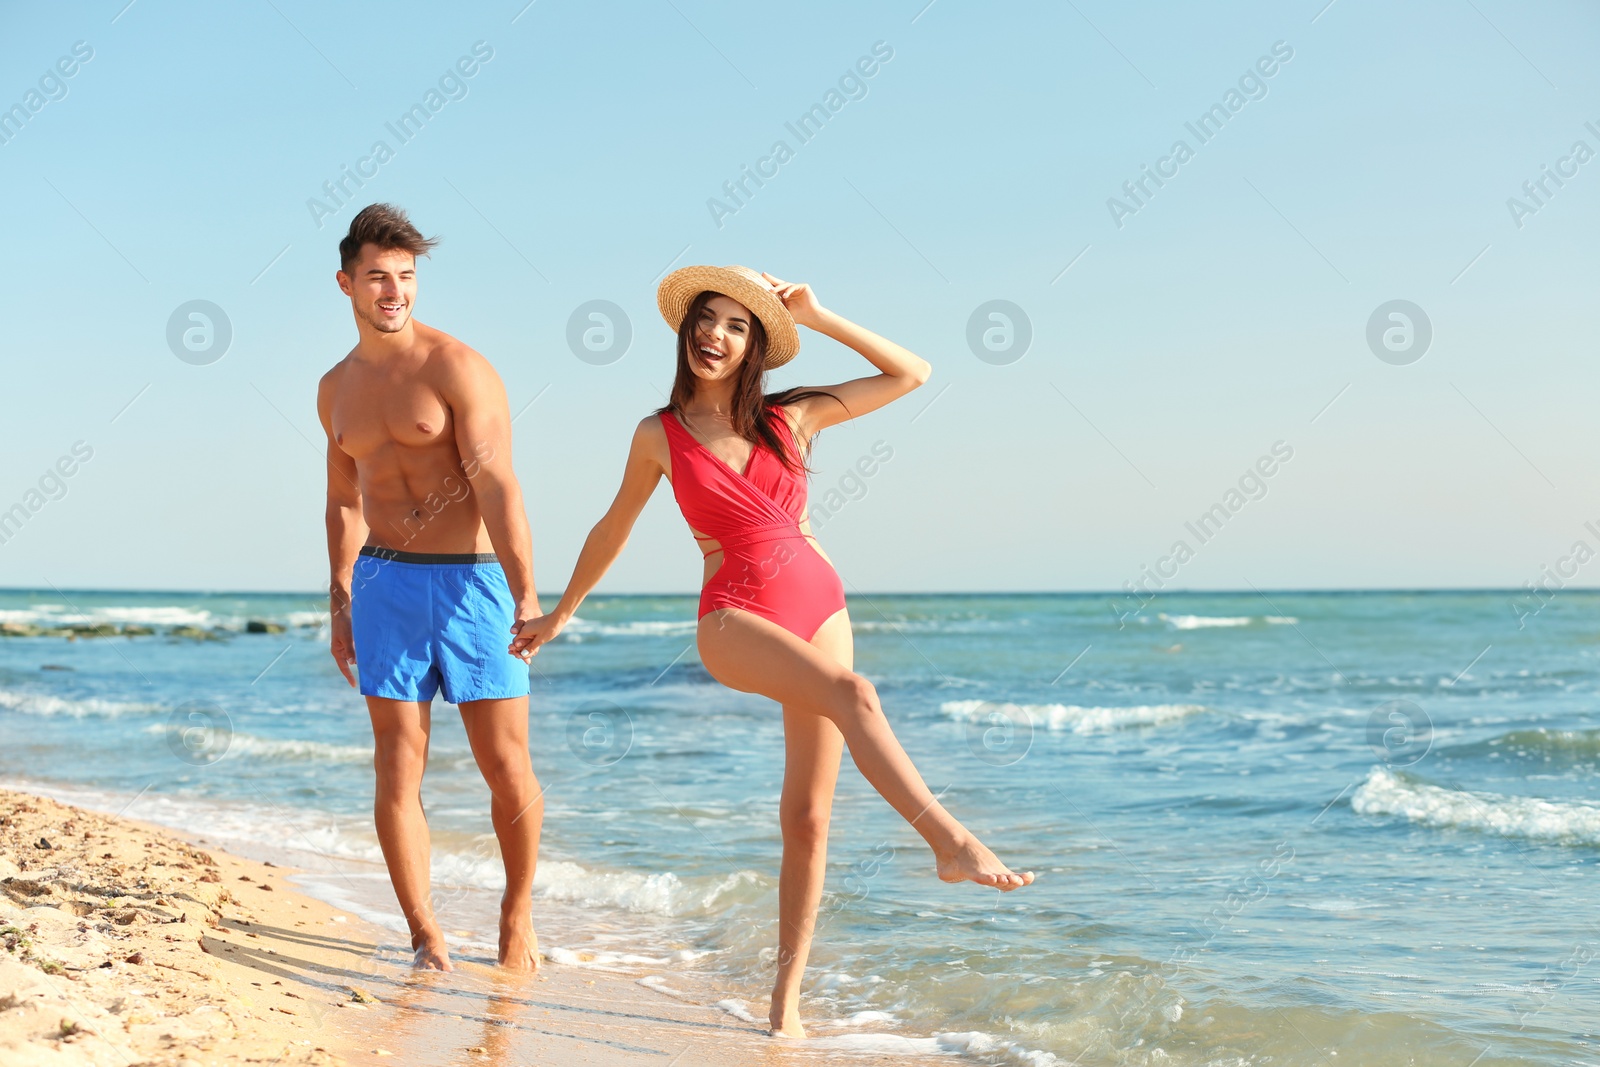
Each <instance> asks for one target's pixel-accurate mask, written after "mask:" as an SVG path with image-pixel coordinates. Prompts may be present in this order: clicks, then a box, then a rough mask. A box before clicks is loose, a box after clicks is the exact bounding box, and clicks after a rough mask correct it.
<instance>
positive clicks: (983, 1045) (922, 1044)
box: [717, 1001, 1063, 1067]
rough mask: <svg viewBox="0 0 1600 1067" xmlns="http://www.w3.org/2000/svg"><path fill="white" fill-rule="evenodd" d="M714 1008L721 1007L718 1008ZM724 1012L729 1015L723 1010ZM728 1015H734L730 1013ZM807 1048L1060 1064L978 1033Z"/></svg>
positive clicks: (816, 1043)
mask: <svg viewBox="0 0 1600 1067" xmlns="http://www.w3.org/2000/svg"><path fill="white" fill-rule="evenodd" d="M723 1003H724V1004H726V1003H729V1002H728V1001H724V1002H723ZM717 1006H718V1007H722V1005H721V1004H719V1005H717ZM723 1010H724V1011H728V1009H726V1008H724V1009H723ZM729 1014H733V1013H732V1012H731V1011H729ZM806 1048H808V1049H819V1050H829V1049H831V1050H837V1051H839V1052H851V1053H856V1054H865V1055H878V1056H896V1055H899V1056H938V1055H950V1054H951V1053H956V1054H960V1055H965V1056H969V1057H972V1058H974V1059H982V1061H983V1062H985V1063H1014V1064H1018V1065H1020V1067H1056V1065H1058V1064H1061V1063H1062V1062H1063V1061H1062V1060H1061V1059H1059V1058H1058V1057H1056V1056H1054V1055H1052V1054H1051V1053H1049V1052H1042V1051H1039V1050H1038V1049H1029V1048H1024V1047H1023V1046H1021V1045H1019V1044H1017V1043H1016V1042H1013V1041H1007V1040H1005V1039H1004V1038H999V1037H995V1036H994V1035H993V1034H986V1033H983V1032H981V1031H977V1030H969V1031H966V1032H951V1033H942V1034H934V1035H933V1036H932V1037H904V1036H902V1035H900V1034H884V1033H866V1034H836V1035H832V1036H828V1037H811V1038H808V1039H807V1040H806Z"/></svg>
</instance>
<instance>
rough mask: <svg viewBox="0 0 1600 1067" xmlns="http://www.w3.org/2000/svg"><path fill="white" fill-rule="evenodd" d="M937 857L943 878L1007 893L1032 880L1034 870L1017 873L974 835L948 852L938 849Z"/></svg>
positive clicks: (1030, 882)
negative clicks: (973, 883) (972, 883)
mask: <svg viewBox="0 0 1600 1067" xmlns="http://www.w3.org/2000/svg"><path fill="white" fill-rule="evenodd" d="M934 858H935V859H936V860H937V861H938V864H939V879H940V880H941V881H945V882H977V883H978V884H979V885H986V886H989V887H990V888H993V889H998V890H1000V891H1001V892H1006V893H1009V892H1010V891H1011V890H1013V889H1021V888H1022V887H1023V886H1025V885H1032V884H1033V872H1032V871H1024V872H1023V873H1022V874H1018V873H1016V872H1015V871H1013V870H1012V869H1011V868H1010V867H1007V866H1006V865H1005V864H1003V863H1001V862H1000V858H999V857H998V856H996V855H995V854H994V853H993V852H990V851H989V850H988V848H986V847H984V845H983V843H982V842H981V841H979V840H978V839H977V838H975V837H968V838H967V840H966V842H965V843H964V844H962V845H959V846H957V847H956V848H955V849H954V850H953V851H951V852H950V853H948V854H942V853H939V852H935V853H934Z"/></svg>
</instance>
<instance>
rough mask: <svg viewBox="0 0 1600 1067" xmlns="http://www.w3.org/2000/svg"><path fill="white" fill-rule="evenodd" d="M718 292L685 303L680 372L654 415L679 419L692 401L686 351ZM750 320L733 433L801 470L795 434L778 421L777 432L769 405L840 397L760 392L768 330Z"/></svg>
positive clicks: (812, 391) (821, 391) (680, 328)
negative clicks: (814, 398) (686, 304)
mask: <svg viewBox="0 0 1600 1067" xmlns="http://www.w3.org/2000/svg"><path fill="white" fill-rule="evenodd" d="M720 295H722V294H720V293H715V292H712V291H711V290H706V291H705V292H702V293H700V294H699V295H698V296H696V297H695V298H694V299H693V300H691V301H689V310H688V311H686V312H684V315H683V321H682V322H680V323H679V324H678V370H677V374H676V376H675V377H674V378H673V379H672V395H671V396H670V397H669V398H668V400H667V403H666V405H665V406H664V407H661V408H658V409H657V410H656V413H657V414H661V413H662V412H671V413H672V415H673V416H674V417H675V418H680V419H681V417H682V415H683V409H684V406H685V405H686V404H688V403H689V401H690V400H691V399H693V397H694V390H695V384H694V383H695V381H696V378H695V374H694V371H692V370H690V369H689V360H690V359H691V358H693V357H692V356H691V355H690V353H691V352H692V351H693V350H694V344H695V331H696V329H697V328H698V326H699V323H700V312H701V311H703V310H704V309H705V306H706V302H707V301H709V300H710V299H711V298H712V297H714V296H720ZM750 319H751V322H750V333H749V336H748V337H747V338H746V340H745V346H744V361H743V362H742V363H740V364H739V370H738V377H737V378H735V379H734V383H733V405H732V407H733V410H732V411H731V412H729V420H730V422H731V423H732V426H733V432H734V433H736V434H738V435H739V436H740V437H742V438H744V439H745V440H746V441H749V442H750V443H751V444H752V445H754V446H755V447H757V448H760V447H762V446H765V447H766V448H768V449H770V450H771V451H772V452H773V453H774V454H775V455H776V456H777V457H778V459H779V460H780V461H782V463H783V465H784V466H785V467H786V468H788V469H789V470H790V471H792V472H794V473H795V474H803V473H805V472H806V471H808V470H809V468H808V467H807V466H806V461H805V456H804V455H802V454H801V453H800V451H799V450H798V449H797V448H796V447H795V441H794V435H793V434H791V433H789V432H788V431H789V427H788V425H787V424H782V426H781V429H782V432H781V433H780V432H779V430H780V425H779V424H780V423H782V420H781V419H774V418H773V416H772V411H771V408H772V406H773V405H775V404H792V403H794V402H795V401H797V400H805V399H808V398H810V397H813V396H828V397H833V399H835V400H839V398H838V397H836V396H833V394H832V393H830V392H828V391H827V390H826V389H785V390H783V391H782V392H779V393H764V392H762V387H763V386H765V384H766V378H767V330H766V327H764V326H763V325H761V320H760V319H758V318H756V316H755V315H753V314H752V315H751V316H750ZM839 402H840V403H841V404H842V403H843V401H839Z"/></svg>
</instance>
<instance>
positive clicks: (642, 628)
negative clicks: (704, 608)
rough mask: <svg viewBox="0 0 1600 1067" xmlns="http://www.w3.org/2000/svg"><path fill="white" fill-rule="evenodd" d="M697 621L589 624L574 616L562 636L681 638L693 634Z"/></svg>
mask: <svg viewBox="0 0 1600 1067" xmlns="http://www.w3.org/2000/svg"><path fill="white" fill-rule="evenodd" d="M699 625H700V621H699V620H698V619H636V620H634V621H632V622H591V621H590V620H588V619H585V618H583V617H582V616H579V615H574V616H573V617H572V619H571V621H570V622H568V623H567V628H566V630H565V631H564V632H563V634H562V636H563V637H567V636H571V637H574V638H578V639H582V638H584V637H588V636H590V635H598V636H601V637H683V636H687V635H689V634H692V633H694V632H695V630H696V629H697V628H698V627H699Z"/></svg>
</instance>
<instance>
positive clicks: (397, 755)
mask: <svg viewBox="0 0 1600 1067" xmlns="http://www.w3.org/2000/svg"><path fill="white" fill-rule="evenodd" d="M367 712H368V714H370V715H371V716H372V737H373V741H374V749H375V754H374V758H373V765H374V767H375V768H376V770H377V772H378V792H377V801H376V803H375V804H374V805H373V812H372V814H373V819H374V821H375V822H376V823H377V825H378V843H379V844H380V845H381V846H382V847H383V859H384V862H385V863H387V864H388V866H389V880H390V881H391V882H393V883H394V893H395V896H396V897H398V898H399V900H400V910H401V912H402V913H403V914H404V915H405V917H406V924H407V925H408V926H410V927H411V947H412V948H413V949H415V950H416V959H415V961H414V963H413V966H415V967H418V968H422V969H426V970H440V971H448V970H453V968H452V967H451V966H450V954H449V952H448V951H447V950H446V948H445V943H444V933H443V931H441V930H440V929H439V924H438V922H437V921H435V919H434V917H433V895H432V891H431V889H430V887H429V884H428V859H429V848H430V845H429V841H428V819H427V816H426V815H424V814H423V812H422V772H423V770H424V769H425V768H426V767H427V765H428V728H429V717H428V704H427V703H426V702H419V701H415V700H388V699H385V698H383V697H367Z"/></svg>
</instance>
